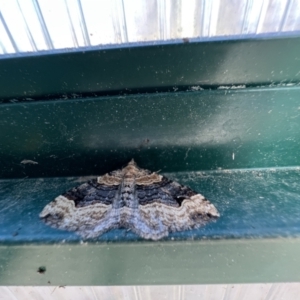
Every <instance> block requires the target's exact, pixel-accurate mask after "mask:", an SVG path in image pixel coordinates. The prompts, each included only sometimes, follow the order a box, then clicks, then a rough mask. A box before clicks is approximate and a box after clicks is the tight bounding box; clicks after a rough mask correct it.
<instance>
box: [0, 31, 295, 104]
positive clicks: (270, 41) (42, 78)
mask: <svg viewBox="0 0 300 300" xmlns="http://www.w3.org/2000/svg"><path fill="white" fill-rule="evenodd" d="M299 70H300V38H299V36H281V37H276V36H259V37H252V38H251V37H250V38H247V39H236V38H235V40H222V39H216V40H209V41H207V40H201V39H194V40H192V41H191V42H190V43H185V42H184V41H178V40H177V41H175V42H171V43H170V42H169V43H164V44H154V45H149V44H148V45H144V44H132V45H125V46H123V47H119V46H118V47H115V46H114V47H111V46H107V47H105V48H99V47H94V48H90V49H83V50H80V51H71V50H64V51H58V52H54V53H50V54H49V52H45V53H42V52H41V53H39V54H30V55H23V56H14V55H12V56H5V57H4V58H2V59H0V99H4V100H7V101H9V100H13V99H14V98H18V99H28V98H35V99H37V98H44V99H51V98H53V97H63V98H67V97H70V98H72V97H78V95H92V94H94V93H96V94H102V95H103V94H104V95H106V94H118V93H120V92H121V93H136V92H155V91H166V90H169V91H173V90H176V89H178V88H179V89H186V88H187V87H191V86H202V87H205V88H211V87H219V86H222V85H247V86H257V85H263V84H266V85H269V84H280V83H282V82H285V83H290V82H294V83H298V82H299V81H300V72H299Z"/></svg>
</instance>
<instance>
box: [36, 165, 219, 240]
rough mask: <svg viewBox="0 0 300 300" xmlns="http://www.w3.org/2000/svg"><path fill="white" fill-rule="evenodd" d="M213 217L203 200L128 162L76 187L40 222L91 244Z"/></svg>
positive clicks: (155, 235) (155, 236)
mask: <svg viewBox="0 0 300 300" xmlns="http://www.w3.org/2000/svg"><path fill="white" fill-rule="evenodd" d="M219 216H220V215H219V213H218V211H217V209H216V208H215V206H214V205H213V204H212V203H210V202H209V201H208V200H207V199H205V197H204V196H202V195H201V194H198V193H197V192H194V191H193V190H191V189H190V188H189V187H187V186H183V185H180V184H179V183H177V182H175V181H172V180H170V179H168V178H166V177H164V176H162V175H159V174H157V173H155V172H151V171H149V170H145V169H141V168H139V167H138V166H137V164H136V163H135V162H134V160H131V161H130V162H129V163H128V165H127V166H126V167H125V168H123V169H120V170H116V171H112V172H110V173H107V174H105V175H103V176H100V177H97V178H95V179H93V180H90V181H88V182H86V183H84V184H81V185H79V186H78V187H75V188H73V189H71V190H69V191H67V192H66V193H65V194H63V195H59V196H58V197H56V198H55V200H54V201H52V202H50V203H49V204H48V205H46V206H45V207H44V209H43V211H42V212H41V213H40V218H41V219H42V220H43V221H44V222H45V223H46V224H47V225H50V226H51V227H54V228H58V229H61V230H68V231H75V232H76V233H77V234H79V235H80V236H81V237H82V238H84V239H88V238H96V237H98V236H100V235H101V234H103V233H105V232H106V231H109V230H111V229H115V228H126V229H129V230H131V231H133V232H134V233H136V234H137V235H139V236H141V237H142V238H145V239H152V240H159V239H161V238H163V237H166V236H168V234H169V233H170V232H175V231H183V230H190V229H195V228H199V227H201V226H204V225H205V224H207V223H208V222H210V221H212V220H214V219H217V218H218V217H219Z"/></svg>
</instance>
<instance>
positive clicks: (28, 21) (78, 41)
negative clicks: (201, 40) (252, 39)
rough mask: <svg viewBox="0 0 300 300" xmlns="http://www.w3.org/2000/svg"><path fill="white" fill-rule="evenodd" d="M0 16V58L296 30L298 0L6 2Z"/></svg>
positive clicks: (299, 10)
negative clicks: (102, 46) (127, 44)
mask: <svg viewBox="0 0 300 300" xmlns="http://www.w3.org/2000/svg"><path fill="white" fill-rule="evenodd" d="M0 12H1V14H0V54H7V53H23V52H32V51H40V50H55V49H64V48H75V49H76V48H80V47H88V46H96V45H106V44H122V43H128V42H129V43H133V42H144V41H165V40H171V39H182V38H196V37H206V38H212V37H216V36H219V37H224V39H226V38H227V36H234V35H238V36H241V35H244V36H246V35H247V34H252V35H253V34H261V33H264V34H266V33H272V32H277V33H280V32H287V31H300V1H299V0H185V1H184V0H52V1H49V0H9V1H0Z"/></svg>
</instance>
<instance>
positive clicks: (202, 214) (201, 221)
mask: <svg viewBox="0 0 300 300" xmlns="http://www.w3.org/2000/svg"><path fill="white" fill-rule="evenodd" d="M136 196H137V199H138V201H139V212H140V216H141V219H142V220H143V221H144V222H145V224H147V226H148V227H152V228H159V227H162V225H161V223H162V224H163V226H165V227H166V228H167V231H168V232H172V231H181V230H188V229H193V228H198V227H200V226H203V225H205V224H207V223H208V222H209V221H211V220H213V219H216V218H218V217H219V216H220V215H219V213H218V211H217V209H216V208H215V206H214V205H213V204H211V203H210V202H209V201H208V200H207V199H205V197H204V196H202V195H201V194H198V193H196V192H195V191H193V190H192V189H190V188H189V187H187V186H183V185H181V184H179V183H177V182H175V181H172V180H169V179H168V178H166V177H164V176H161V180H160V181H159V182H153V183H151V184H148V185H137V188H136ZM166 235H167V234H165V235H163V236H166ZM147 238H151V239H159V238H161V237H160V235H159V234H158V235H153V236H151V233H150V235H149V237H147Z"/></svg>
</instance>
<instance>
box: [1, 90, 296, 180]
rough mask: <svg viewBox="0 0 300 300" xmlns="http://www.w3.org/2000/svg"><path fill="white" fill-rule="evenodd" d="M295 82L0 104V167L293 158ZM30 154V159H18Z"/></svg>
mask: <svg viewBox="0 0 300 300" xmlns="http://www.w3.org/2000/svg"><path fill="white" fill-rule="evenodd" d="M299 99H300V88H299V87H294V88H267V89H241V90H214V91H198V92H180V93H174V92H173V93H159V94H143V95H131V96H129V95H128V96H124V97H116V96H115V97H103V98H101V97H99V98H87V99H80V100H68V101H63V100H59V101H55V100H53V101H37V102H33V103H9V104H2V105H0V128H2V129H3V130H1V131H0V144H1V147H0V164H1V168H0V177H2V178H14V177H15V178H16V177H26V176H30V177H45V176H79V175H92V174H94V175H97V174H102V173H104V172H107V171H111V170H113V169H115V168H120V167H121V166H122V165H124V164H126V163H127V162H128V161H129V160H130V159H131V158H134V159H135V160H136V161H137V162H138V163H140V164H142V165H143V166H144V167H145V168H149V169H152V170H162V171H164V172H175V171H177V172H178V171H197V170H208V169H218V168H223V169H224V168H226V169H227V168H258V167H280V166H281V167H283V166H297V165H300V150H299V149H300V135H299V130H300V106H299ZM24 160H32V161H35V162H37V163H38V164H30V163H29V164H24V163H22V161H24Z"/></svg>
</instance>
